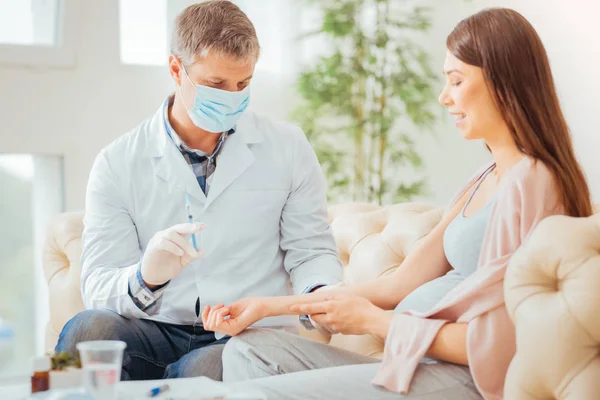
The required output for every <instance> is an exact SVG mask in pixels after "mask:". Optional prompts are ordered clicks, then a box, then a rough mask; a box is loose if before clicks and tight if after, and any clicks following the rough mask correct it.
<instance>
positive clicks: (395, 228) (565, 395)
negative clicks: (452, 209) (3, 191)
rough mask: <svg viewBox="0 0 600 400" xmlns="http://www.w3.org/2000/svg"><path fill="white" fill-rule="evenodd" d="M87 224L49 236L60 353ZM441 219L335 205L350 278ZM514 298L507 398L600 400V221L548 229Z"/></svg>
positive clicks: (547, 225) (523, 265)
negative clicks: (514, 336)
mask: <svg viewBox="0 0 600 400" xmlns="http://www.w3.org/2000/svg"><path fill="white" fill-rule="evenodd" d="M82 216H83V213H80V212H74V213H64V214H61V215H59V216H58V217H57V218H56V219H55V220H54V222H53V224H52V227H51V229H50V230H49V233H48V238H47V242H46V246H45V249H44V272H45V274H46V279H47V281H48V286H49V293H50V299H49V303H50V321H49V323H48V327H47V335H46V344H47V347H48V348H52V347H53V346H54V345H55V343H56V340H57V335H58V333H59V332H60V330H61V329H62V327H63V325H64V324H65V323H66V322H67V321H68V320H69V319H70V318H71V317H72V316H73V315H75V314H76V313H77V312H79V311H80V310H82V309H83V304H82V300H81V295H80V283H79V276H80V272H81V271H80V262H79V258H80V256H81V232H82V228H83V225H82ZM441 216H442V210H441V209H439V208H435V207H432V206H428V205H424V204H416V203H406V204H396V205H392V206H387V207H379V206H376V205H371V204H359V203H353V204H342V205H337V206H333V207H331V209H330V220H331V223H332V226H333V230H334V233H335V237H336V241H337V245H338V251H339V255H340V259H341V260H342V262H343V264H344V267H345V273H344V280H345V281H346V282H348V283H350V282H360V281H365V280H368V279H374V278H376V277H378V276H381V275H385V274H388V273H390V272H392V271H393V270H394V269H395V268H396V267H398V265H400V263H401V262H402V261H403V260H404V258H405V256H406V254H408V253H409V252H410V250H411V249H412V248H413V247H414V246H415V244H416V243H417V242H418V241H419V240H421V239H422V238H423V237H425V236H426V235H427V234H428V233H429V232H430V231H431V229H432V228H433V227H434V226H435V225H436V224H437V223H438V222H439V220H440V219H441ZM505 293H506V300H507V307H508V310H509V313H510V315H511V318H512V319H513V321H514V322H515V326H516V333H517V354H516V356H515V358H514V359H513V362H512V364H511V367H510V370H509V373H508V376H507V380H506V396H505V398H506V399H509V400H513V399H514V400H518V399H569V400H586V399H600V215H595V216H593V217H590V218H585V219H583V218H582V219H574V218H567V217H551V218H548V219H546V220H545V221H543V222H542V223H541V224H540V225H539V226H538V228H537V229H536V231H535V232H534V234H533V235H532V236H531V238H530V240H529V241H528V242H527V244H526V245H524V246H523V247H522V248H521V249H520V250H519V252H518V253H517V254H516V255H515V256H514V257H513V260H512V262H511V264H510V266H509V269H508V272H507V276H506V284H505ZM302 334H303V335H308V336H311V337H313V338H314V339H315V340H321V341H328V342H329V343H330V344H331V345H334V346H338V347H342V348H345V349H348V350H352V351H355V352H358V353H361V354H366V355H370V356H374V357H381V355H382V351H383V342H382V341H380V340H377V339H376V338H374V337H372V336H370V335H361V336H346V335H334V336H333V337H332V338H331V339H330V340H329V339H324V338H323V337H321V336H318V334H317V333H316V332H314V331H313V332H310V333H309V332H306V331H304V332H302ZM491 362H493V361H491Z"/></svg>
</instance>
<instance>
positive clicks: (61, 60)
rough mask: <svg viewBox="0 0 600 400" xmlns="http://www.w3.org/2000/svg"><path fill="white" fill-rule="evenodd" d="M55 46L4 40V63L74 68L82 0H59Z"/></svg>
mask: <svg viewBox="0 0 600 400" xmlns="http://www.w3.org/2000/svg"><path fill="white" fill-rule="evenodd" d="M57 7H58V10H57V12H56V18H57V21H56V24H57V27H56V43H55V45H54V46H39V45H19V44H0V65H5V66H6V65H8V66H20V67H23V66H25V67H52V68H72V67H74V66H75V62H76V57H75V54H76V44H77V43H76V38H77V20H78V19H79V16H80V3H79V1H78V0H58V2H57Z"/></svg>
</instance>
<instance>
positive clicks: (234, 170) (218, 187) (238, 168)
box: [206, 133, 254, 207]
mask: <svg viewBox="0 0 600 400" xmlns="http://www.w3.org/2000/svg"><path fill="white" fill-rule="evenodd" d="M236 135H237V133H234V134H233V135H231V136H230V137H228V138H227V140H226V141H225V143H224V146H223V149H222V151H221V154H220V155H219V158H218V160H217V168H216V169H215V172H214V174H215V175H214V176H213V179H212V182H211V185H210V190H209V191H208V198H207V199H206V207H208V206H210V204H211V203H212V202H213V201H214V200H215V199H216V198H217V197H219V195H220V194H221V193H223V191H224V190H225V189H226V188H227V187H228V186H229V185H231V183H232V182H233V181H235V180H236V179H237V178H238V177H239V176H240V175H242V174H243V173H244V171H246V170H247V169H248V167H250V165H252V163H253V162H254V154H252V151H251V150H250V149H249V148H248V146H247V145H246V143H244V142H243V141H242V140H241V136H236Z"/></svg>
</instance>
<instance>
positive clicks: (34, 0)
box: [0, 0, 59, 46]
mask: <svg viewBox="0 0 600 400" xmlns="http://www.w3.org/2000/svg"><path fill="white" fill-rule="evenodd" d="M58 9H59V0H0V43H2V44H9V45H26V46H54V45H56V43H57V36H58V35H57V31H58V29H57V28H58V23H57V20H58V14H59V13H58Z"/></svg>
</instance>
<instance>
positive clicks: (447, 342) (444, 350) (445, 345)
mask: <svg viewBox="0 0 600 400" xmlns="http://www.w3.org/2000/svg"><path fill="white" fill-rule="evenodd" d="M467 327H468V324H466V323H449V324H446V325H444V326H442V328H441V329H440V330H439V332H438V334H437V336H436V337H435V339H434V340H433V343H431V346H430V347H429V350H427V352H426V353H425V355H426V356H427V357H430V358H435V359H437V360H442V361H447V362H451V363H454V364H461V365H469V360H468V358H467Z"/></svg>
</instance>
